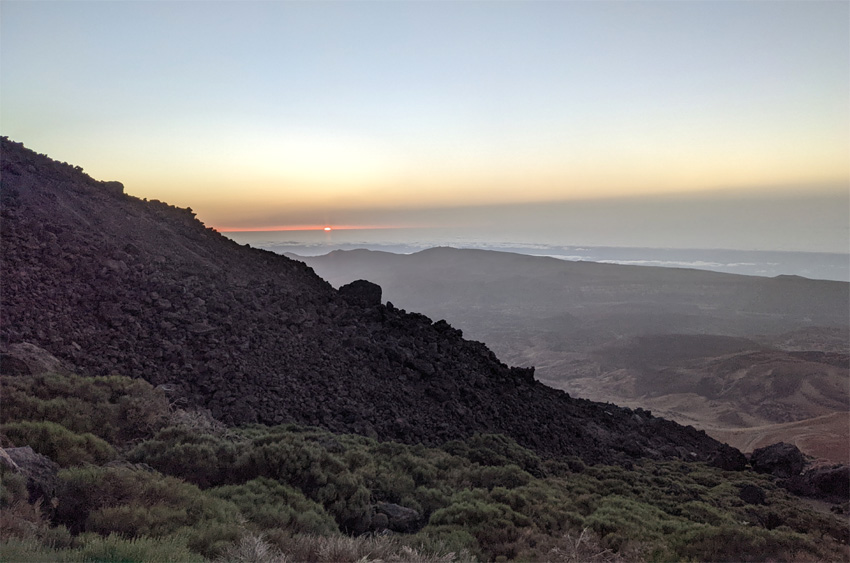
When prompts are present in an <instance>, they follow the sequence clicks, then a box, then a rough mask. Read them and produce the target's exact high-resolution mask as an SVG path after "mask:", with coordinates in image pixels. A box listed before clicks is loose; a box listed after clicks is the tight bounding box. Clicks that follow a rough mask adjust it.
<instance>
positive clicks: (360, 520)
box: [0, 375, 848, 562]
mask: <svg viewBox="0 0 850 563" xmlns="http://www.w3.org/2000/svg"><path fill="white" fill-rule="evenodd" d="M2 385H3V411H2V422H3V423H2V427H0V431H2V436H0V438H2V441H3V446H4V447H9V446H27V445H28V446H31V447H32V448H33V449H34V450H35V451H36V452H38V453H41V454H43V455H45V456H47V457H49V458H51V459H52V460H53V461H55V462H56V464H58V466H59V467H60V469H59V471H58V473H57V475H56V478H55V483H54V487H53V490H52V491H49V494H47V495H46V497H44V496H41V497H39V495H34V494H32V493H33V491H28V490H27V482H26V478H25V477H24V476H23V475H22V474H21V473H18V472H15V471H13V470H12V469H9V468H8V467H5V466H2V467H3V469H2V496H0V503H2V517H0V534H2V550H0V559H2V560H3V561H146V562H147V561H150V562H156V561H204V560H227V561H280V562H283V561H377V560H381V561H474V560H479V561H492V560H495V561H501V560H513V559H518V560H534V561H621V560H629V561H631V560H647V561H681V560H693V561H701V560H709V561H724V560H725V561H755V560H773V561H823V560H846V559H847V557H848V550H847V541H848V529H847V526H846V522H844V521H842V520H840V519H838V518H837V517H835V516H830V515H828V514H822V513H819V512H815V511H812V510H809V509H807V508H805V507H803V506H802V505H801V503H800V501H799V499H796V498H794V497H791V496H790V495H789V494H788V493H787V492H785V491H784V489H781V488H779V487H777V486H776V485H775V484H774V483H773V481H772V480H771V478H769V477H767V476H764V475H757V474H755V473H753V472H749V471H744V472H724V471H721V470H718V469H714V468H711V467H708V466H707V465H704V464H698V463H684V462H675V461H666V462H652V461H643V462H641V463H639V464H636V465H634V466H633V467H630V468H624V467H613V466H587V465H585V464H584V463H583V462H582V461H581V460H580V459H578V458H559V459H541V458H540V457H538V456H537V455H536V454H535V453H534V452H532V451H530V450H527V449H524V448H522V447H520V446H519V445H517V444H516V443H515V442H514V441H513V440H511V439H510V438H506V437H504V436H500V435H475V436H473V437H470V438H468V439H466V440H462V441H453V442H449V443H446V444H444V445H443V446H442V447H440V448H429V447H424V446H416V445H403V444H399V443H394V442H378V441H376V440H373V439H370V438H366V437H363V436H357V435H337V434H332V433H330V432H327V431H325V430H320V429H317V428H311V427H304V426H296V425H283V426H274V427H267V426H259V425H253V426H246V427H240V428H225V427H223V426H221V425H219V424H217V423H216V421H214V420H212V419H210V418H209V417H208V416H205V415H204V414H203V413H199V412H186V411H182V410H179V409H176V408H174V407H172V406H170V405H169V402H168V400H167V397H166V396H165V395H164V393H163V392H162V391H161V390H158V389H154V388H153V387H151V386H150V385H148V384H147V383H145V382H143V381H140V380H131V379H128V378H123V377H118V376H111V377H77V376H61V375H48V376H35V377H30V376H14V377H11V376H10V377H5V376H4V377H3V379H2ZM745 489H746V490H748V491H749V492H750V493H752V491H756V494H754V495H753V494H749V495H746V494H745V495H742V494H741V493H742V491H744V490H745ZM742 497H744V498H746V499H747V500H744V498H742ZM753 499H756V500H753ZM762 499H763V501H762ZM748 501H749V502H748ZM381 502H386V503H393V504H397V505H400V506H403V507H407V508H409V509H413V510H415V511H417V512H418V513H419V515H420V519H419V523H418V525H417V526H416V528H417V529H416V530H414V531H412V532H411V533H387V532H385V531H382V528H383V526H382V525H381V521H380V518H379V515H377V514H376V512H375V506H376V505H377V503H381Z"/></svg>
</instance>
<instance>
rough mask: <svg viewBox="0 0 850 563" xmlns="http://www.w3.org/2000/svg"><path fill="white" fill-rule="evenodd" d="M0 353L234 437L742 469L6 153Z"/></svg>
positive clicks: (156, 208)
mask: <svg viewBox="0 0 850 563" xmlns="http://www.w3.org/2000/svg"><path fill="white" fill-rule="evenodd" d="M0 197H2V201H0V205H2V263H1V264H0V266H1V267H2V270H1V271H2V276H3V280H2V311H3V317H2V325H0V339H2V340H1V341H0V344H2V345H4V346H8V345H10V344H14V343H23V342H29V343H33V344H36V345H38V346H41V347H43V348H45V349H46V350H47V351H49V352H50V353H52V354H54V355H55V356H57V357H58V358H60V359H61V360H62V361H63V362H65V363H66V364H67V365H68V366H69V367H72V368H73V369H76V370H77V371H79V372H81V373H86V374H93V375H97V374H110V373H119V374H124V375H128V376H132V377H143V378H145V379H147V380H148V381H150V382H152V383H154V384H170V385H171V386H173V388H174V390H175V391H174V393H175V400H180V401H185V402H187V403H188V404H193V405H199V406H202V407H205V408H208V409H210V411H211V412H212V414H213V415H214V416H216V417H217V418H220V419H221V420H222V421H224V422H226V423H228V424H238V423H244V422H254V421H256V422H262V423H269V424H273V423H281V422H286V421H295V422H299V423H306V424H313V425H318V426H322V427H325V428H328V429H330V430H332V431H346V432H356V433H361V434H365V435H371V436H374V437H378V438H382V439H395V440H401V441H404V442H414V443H415V442H423V443H426V444H434V443H439V442H441V441H444V440H447V439H452V438H457V437H462V436H466V435H469V434H471V433H473V432H498V433H504V434H507V435H510V436H512V437H513V438H514V439H516V440H517V441H518V442H519V443H520V444H522V445H524V446H527V447H530V448H532V449H534V450H536V451H537V452H539V453H541V454H543V455H554V454H566V455H576V456H579V457H581V458H583V459H584V460H586V461H588V462H591V463H592V462H618V463H626V462H628V460H629V459H630V458H638V457H643V456H648V457H682V458H685V459H695V460H696V459H700V460H715V461H716V462H717V463H718V464H720V465H723V466H726V467H728V468H738V467H741V466H742V465H743V462H744V458H743V456H742V455H741V454H740V452H738V451H737V450H734V449H732V448H730V447H728V446H725V445H723V444H720V443H719V442H716V441H715V440H713V439H711V438H709V437H707V436H706V435H705V434H704V433H702V432H698V431H696V430H694V429H693V428H690V427H682V426H679V425H677V424H675V423H673V422H670V421H667V420H663V419H659V418H655V417H652V416H651V415H650V414H649V413H648V412H644V411H641V410H639V409H638V410H635V411H631V410H628V409H621V408H618V407H616V406H614V405H610V404H600V403H592V402H590V401H585V400H580V399H573V398H570V397H569V396H568V395H567V394H565V393H563V392H561V391H557V390H554V389H551V388H549V387H546V386H544V385H542V384H541V383H539V382H535V381H534V379H533V370H530V369H519V368H509V367H508V366H506V365H505V364H503V363H502V362H500V361H499V360H498V359H497V358H496V357H495V355H494V354H493V353H492V352H491V351H490V350H488V349H487V348H486V347H485V346H484V345H483V344H480V343H477V342H470V341H466V340H464V339H463V338H462V335H461V333H460V331H458V330H455V329H453V328H452V327H451V326H449V325H448V324H447V323H445V322H444V321H438V322H436V323H434V322H432V321H431V320H430V319H428V318H426V317H425V316H423V315H419V314H416V313H407V312H405V311H403V310H399V309H395V308H393V307H391V306H384V305H380V304H379V305H366V304H364V303H366V302H368V300H367V301H365V302H362V301H361V302H360V303H358V300H357V299H353V300H352V299H346V298H344V297H343V296H341V295H340V294H339V293H338V292H337V291H336V290H334V289H333V288H332V287H331V286H330V285H329V284H328V283H327V282H325V281H324V280H322V279H320V278H319V277H318V276H316V275H315V274H314V272H313V271H312V270H311V269H310V268H308V267H307V266H305V265H304V264H303V263H301V262H296V261H293V260H290V259H287V258H285V257H283V256H279V255H276V254H273V253H270V252H266V251H262V250H256V249H252V248H247V247H242V246H240V245H238V244H237V243H235V242H233V241H231V240H229V239H227V238H225V237H223V236H221V235H220V234H218V233H217V232H215V231H213V230H212V229H207V228H205V227H204V225H203V224H202V223H201V222H200V221H198V220H196V219H195V218H194V214H193V213H192V212H191V210H190V209H179V208H176V207H173V206H170V205H167V204H165V203H162V202H158V201H143V200H141V199H138V198H135V197H131V196H128V195H125V194H124V193H123V190H122V187H121V185H120V184H119V183H117V182H98V181H95V180H93V179H92V178H90V177H89V176H87V175H86V174H84V173H83V172H82V170H81V169H79V168H77V167H73V166H70V165H67V164H64V163H58V162H55V161H53V160H51V159H49V158H48V157H46V156H43V155H38V154H36V153H34V152H32V151H30V150H28V149H26V148H24V147H23V146H22V145H20V144H18V143H14V142H12V141H9V140H7V139H5V138H4V139H3V141H2V179H1V180H0Z"/></svg>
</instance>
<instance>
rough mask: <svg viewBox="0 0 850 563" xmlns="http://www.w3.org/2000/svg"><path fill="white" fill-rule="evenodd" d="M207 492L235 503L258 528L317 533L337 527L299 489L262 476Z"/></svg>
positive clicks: (327, 532) (325, 533) (328, 532)
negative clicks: (241, 483)
mask: <svg viewBox="0 0 850 563" xmlns="http://www.w3.org/2000/svg"><path fill="white" fill-rule="evenodd" d="M209 492H210V494H212V495H214V496H216V497H218V498H221V499H224V500H228V501H230V502H232V503H233V504H235V505H236V506H237V507H238V508H239V510H240V511H241V513H242V515H243V516H244V517H245V518H246V519H247V520H248V522H249V523H250V524H253V525H254V526H255V527H256V529H257V530H260V531H262V530H269V529H279V530H284V531H287V532H289V533H307V534H317V535H327V534H333V533H337V532H338V531H339V530H338V528H337V525H336V522H334V520H333V518H331V517H330V516H329V515H328V513H327V512H325V510H324V508H323V507H322V506H321V505H320V504H318V503H316V502H314V501H312V500H309V499H307V498H306V497H305V496H304V494H303V493H301V491H298V490H296V489H294V488H292V487H290V486H288V485H284V484H281V483H278V482H277V481H273V480H271V479H267V478H265V477H258V478H257V479H253V480H251V481H248V482H247V483H245V484H243V485H228V486H224V487H216V488H215V489H211V490H210V491H209Z"/></svg>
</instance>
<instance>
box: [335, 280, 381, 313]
mask: <svg viewBox="0 0 850 563" xmlns="http://www.w3.org/2000/svg"><path fill="white" fill-rule="evenodd" d="M339 294H340V295H342V296H343V298H345V300H346V301H348V302H349V303H353V304H356V305H362V306H364V307H374V306H375V305H380V304H381V286H380V285H378V284H376V283H372V282H370V281H366V280H357V281H353V282H351V283H349V284H346V285H344V286H342V287H340V288H339Z"/></svg>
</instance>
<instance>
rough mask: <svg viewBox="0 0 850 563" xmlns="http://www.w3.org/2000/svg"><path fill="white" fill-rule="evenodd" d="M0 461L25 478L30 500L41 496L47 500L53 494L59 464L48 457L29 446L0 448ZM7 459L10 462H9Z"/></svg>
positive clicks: (32, 500)
mask: <svg viewBox="0 0 850 563" xmlns="http://www.w3.org/2000/svg"><path fill="white" fill-rule="evenodd" d="M0 451H2V452H3V454H2V455H0V462H2V463H4V465H6V466H7V467H9V468H10V469H12V471H15V472H16V473H21V474H22V475H23V476H24V477H26V478H27V492H28V493H29V497H30V498H29V500H30V502H35V501H36V500H38V499H40V498H43V499H45V500H47V501H49V500H51V499H52V498H53V497H54V496H55V491H56V485H57V477H56V474H57V473H59V466H58V465H57V464H56V463H55V462H54V461H53V460H51V459H50V458H49V457H46V456H43V455H41V454H39V453H36V452H35V450H33V449H32V448H31V447H29V446H24V447H22V448H5V449H3V450H0ZM9 461H11V462H12V463H11V464H10V463H9Z"/></svg>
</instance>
